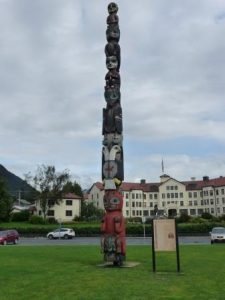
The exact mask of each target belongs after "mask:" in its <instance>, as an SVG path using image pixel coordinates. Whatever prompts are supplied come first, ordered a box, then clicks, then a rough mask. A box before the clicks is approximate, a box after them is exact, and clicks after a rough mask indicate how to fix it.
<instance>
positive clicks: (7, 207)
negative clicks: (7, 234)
mask: <svg viewBox="0 0 225 300" xmlns="http://www.w3.org/2000/svg"><path fill="white" fill-rule="evenodd" d="M12 205H13V200H12V198H11V196H10V195H9V193H8V192H7V189H6V184H5V182H4V180H3V179H1V178H0V221H9V218H10V213H11V211H12Z"/></svg>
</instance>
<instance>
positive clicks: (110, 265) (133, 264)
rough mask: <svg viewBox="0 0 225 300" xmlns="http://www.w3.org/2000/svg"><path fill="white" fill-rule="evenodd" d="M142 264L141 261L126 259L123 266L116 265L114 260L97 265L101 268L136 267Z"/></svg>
mask: <svg viewBox="0 0 225 300" xmlns="http://www.w3.org/2000/svg"><path fill="white" fill-rule="evenodd" d="M138 265H140V263H139V262H136V261H125V262H124V263H123V264H122V265H121V266H115V265H114V264H113V262H104V263H102V264H100V265H97V267H101V268H134V267H137V266H138Z"/></svg>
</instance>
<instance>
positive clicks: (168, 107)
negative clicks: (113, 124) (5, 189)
mask: <svg viewBox="0 0 225 300" xmlns="http://www.w3.org/2000/svg"><path fill="white" fill-rule="evenodd" d="M117 2H118V5H119V18H120V28H121V40H120V45H121V54H122V64H121V81H122V85H121V93H122V108H123V123H124V152H125V174H126V178H127V179H129V180H135V178H137V177H138V178H142V177H146V178H149V180H152V179H153V178H156V177H157V176H159V174H160V168H159V167H158V166H157V165H159V166H160V160H161V157H162V155H163V156H165V157H167V158H168V161H169V162H170V163H171V165H170V169H168V171H170V172H171V174H170V175H171V176H173V174H175V175H176V176H178V177H180V178H183V179H184V177H185V176H187V178H189V177H190V176H191V177H192V176H196V177H197V176H200V177H201V176H202V175H204V174H209V173H210V174H212V176H219V175H221V174H224V172H225V169H223V168H224V167H223V166H224V164H223V163H221V164H220V168H218V162H219V161H221V156H222V153H224V152H225V147H224V141H225V139H224V137H223V135H224V129H225V121H224V116H223V112H224V109H225V102H224V94H225V86H224V82H225V72H224V70H225V58H224V52H225V45H224V42H223V38H222V37H223V36H224V33H225V27H224V17H223V16H224V11H225V4H224V2H223V1H220V0H216V1H210V0H200V1H198V2H196V1H194V0H190V1H185V2H182V3H181V2H180V1H177V0H173V1H170V2H165V1H153V0H152V1H147V0H145V1H144V0H143V1H142V2H141V3H140V2H132V3H131V2H130V1H128V0H125V1H124V0H123V1H122V0H120V1H117ZM107 5H108V2H107V1H105V0H100V1H88V0H83V1H81V0H80V1H72V0H68V1H63V2H62V1H60V0H39V1H29V0H21V1H19V2H18V1H15V0H7V1H6V0H3V1H1V3H0V26H1V28H2V30H1V32H0V43H1V48H0V64H1V70H0V104H1V111H2V112H3V113H2V115H1V120H0V138H1V144H0V157H1V163H2V164H3V165H5V166H6V167H8V168H9V169H10V170H12V171H15V172H16V173H17V174H18V175H22V174H23V173H26V172H28V171H34V170H35V169H36V166H37V164H42V163H51V164H54V165H56V167H58V168H60V169H65V168H69V169H70V170H71V172H72V173H73V175H74V177H75V178H78V179H79V180H80V181H81V182H82V184H83V185H85V186H87V185H88V184H89V183H90V182H91V180H93V181H96V180H100V177H101V174H100V170H101V141H102V136H101V126H102V125H101V124H102V108H103V107H104V106H105V101H104V97H103V91H104V84H105V82H104V77H105V74H106V67H105V54H104V46H105V43H106V38H105V30H106V16H107ZM185 141H188V143H189V146H188V145H187V147H183V145H184V144H185V145H186V143H185ZM201 142H202V144H201ZM174 145H176V146H174ZM193 145H198V147H195V152H194V151H193V149H192V148H193ZM206 147H207V149H208V150H207V151H206ZM205 153H207V155H208V156H206V155H205ZM187 158H188V159H187ZM158 160H159V162H158ZM187 161H188V162H187ZM178 162H179V163H178ZM209 162H210V163H209ZM188 164H189V165H190V167H189V168H188V167H187V165H188ZM194 164H197V165H198V168H195V167H194ZM172 165H173V167H172ZM141 166H142V167H141ZM146 166H148V167H147V170H146ZM192 166H193V167H192ZM207 168H209V169H208V172H207ZM187 169H189V170H190V172H192V174H191V175H190V174H189V173H187ZM149 170H151V171H149ZM168 173H169V172H168ZM172 173H173V174H172ZM137 174H138V175H137ZM210 174H209V175H210ZM175 175H174V176H175ZM126 178H125V180H126ZM177 179H179V178H177Z"/></svg>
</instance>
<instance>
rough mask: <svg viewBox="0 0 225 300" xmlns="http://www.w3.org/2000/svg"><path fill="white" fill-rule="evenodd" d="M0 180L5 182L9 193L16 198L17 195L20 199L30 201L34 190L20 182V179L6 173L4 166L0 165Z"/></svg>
mask: <svg viewBox="0 0 225 300" xmlns="http://www.w3.org/2000/svg"><path fill="white" fill-rule="evenodd" d="M0 178H3V180H4V181H5V182H6V185H7V189H8V191H9V193H10V194H11V195H12V196H14V197H16V198H18V197H19V193H20V197H21V198H22V199H26V200H30V199H32V194H33V192H34V189H33V188H32V187H31V186H30V185H29V184H27V183H26V181H24V180H22V179H21V178H20V177H18V176H16V175H15V174H13V173H11V172H10V171H8V170H7V169H6V168H5V167H4V166H2V165H1V164H0Z"/></svg>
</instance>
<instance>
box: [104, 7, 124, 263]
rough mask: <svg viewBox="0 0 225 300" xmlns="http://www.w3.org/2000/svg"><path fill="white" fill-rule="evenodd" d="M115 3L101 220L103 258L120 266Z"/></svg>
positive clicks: (120, 139) (109, 22)
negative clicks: (102, 215) (103, 209)
mask: <svg viewBox="0 0 225 300" xmlns="http://www.w3.org/2000/svg"><path fill="white" fill-rule="evenodd" d="M117 11H118V6H117V4H116V3H110V4H109V5H108V12H109V16H108V17H107V30H106V39H107V44H106V46H105V54H106V67H107V69H108V72H107V74H106V76H105V81H106V85H105V93H104V96H105V101H106V108H103V128H102V134H103V136H104V138H103V148H102V180H103V185H104V190H105V195H104V207H105V210H106V212H105V215H104V218H103V220H102V225H101V232H102V240H101V246H102V252H103V253H104V260H105V261H108V262H113V264H114V265H116V266H121V265H122V264H123V261H124V260H125V255H126V240H125V221H124V217H123V214H122V208H123V195H122V194H121V192H120V185H121V183H122V181H123V180H124V169H123V126H122V108H121V104H120V73H119V70H120V46H119V44H118V43H119V39H120V29H119V18H118V15H117Z"/></svg>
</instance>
